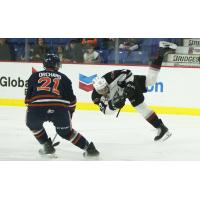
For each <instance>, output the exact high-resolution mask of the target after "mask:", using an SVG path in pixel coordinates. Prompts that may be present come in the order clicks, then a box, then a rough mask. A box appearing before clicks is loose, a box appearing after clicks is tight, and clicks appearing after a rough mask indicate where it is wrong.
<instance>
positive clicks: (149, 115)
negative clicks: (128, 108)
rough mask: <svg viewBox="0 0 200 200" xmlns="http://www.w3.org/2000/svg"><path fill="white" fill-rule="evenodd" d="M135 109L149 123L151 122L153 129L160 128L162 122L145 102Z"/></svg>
mask: <svg viewBox="0 0 200 200" xmlns="http://www.w3.org/2000/svg"><path fill="white" fill-rule="evenodd" d="M135 109H136V110H137V111H138V112H139V113H140V114H141V115H142V116H143V117H144V118H145V120H146V121H147V122H149V123H150V124H151V125H152V126H153V127H155V128H158V127H160V124H161V121H160V120H159V118H158V116H157V115H156V113H155V112H154V111H153V110H151V109H150V108H148V107H147V105H146V104H145V103H144V102H143V103H141V104H139V105H138V106H136V107H135Z"/></svg>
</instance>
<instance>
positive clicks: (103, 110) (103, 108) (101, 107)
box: [99, 101, 107, 114]
mask: <svg viewBox="0 0 200 200" xmlns="http://www.w3.org/2000/svg"><path fill="white" fill-rule="evenodd" d="M106 107H107V105H106V104H105V103H103V102H102V101H100V102H99V108H100V111H101V112H102V113H104V114H105V112H106Z"/></svg>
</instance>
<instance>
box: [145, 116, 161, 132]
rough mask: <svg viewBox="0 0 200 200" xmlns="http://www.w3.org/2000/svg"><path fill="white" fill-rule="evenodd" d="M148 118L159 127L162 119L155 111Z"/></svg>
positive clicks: (153, 124)
mask: <svg viewBox="0 0 200 200" xmlns="http://www.w3.org/2000/svg"><path fill="white" fill-rule="evenodd" d="M146 120H147V121H148V122H149V123H150V124H151V125H152V126H153V127H155V128H159V127H160V125H161V120H160V119H159V118H158V116H157V115H156V113H155V112H153V113H152V114H151V115H150V116H149V117H148V118H146Z"/></svg>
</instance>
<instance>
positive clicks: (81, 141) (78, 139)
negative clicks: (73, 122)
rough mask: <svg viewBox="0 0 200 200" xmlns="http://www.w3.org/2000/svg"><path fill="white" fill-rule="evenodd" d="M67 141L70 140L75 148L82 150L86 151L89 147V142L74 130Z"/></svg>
mask: <svg viewBox="0 0 200 200" xmlns="http://www.w3.org/2000/svg"><path fill="white" fill-rule="evenodd" d="M66 139H67V140H69V141H70V142H71V143H72V144H74V145H75V146H77V147H79V148H80V149H86V148H87V146H88V145H89V142H88V141H87V140H86V139H85V138H84V137H83V136H82V135H81V134H80V133H78V132H77V131H75V130H74V129H72V131H71V133H70V134H69V135H68V137H67V138H66Z"/></svg>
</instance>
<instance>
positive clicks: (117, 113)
mask: <svg viewBox="0 0 200 200" xmlns="http://www.w3.org/2000/svg"><path fill="white" fill-rule="evenodd" d="M121 109H122V108H120V109H119V110H118V112H117V115H116V117H118V116H119V113H120V111H121Z"/></svg>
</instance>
